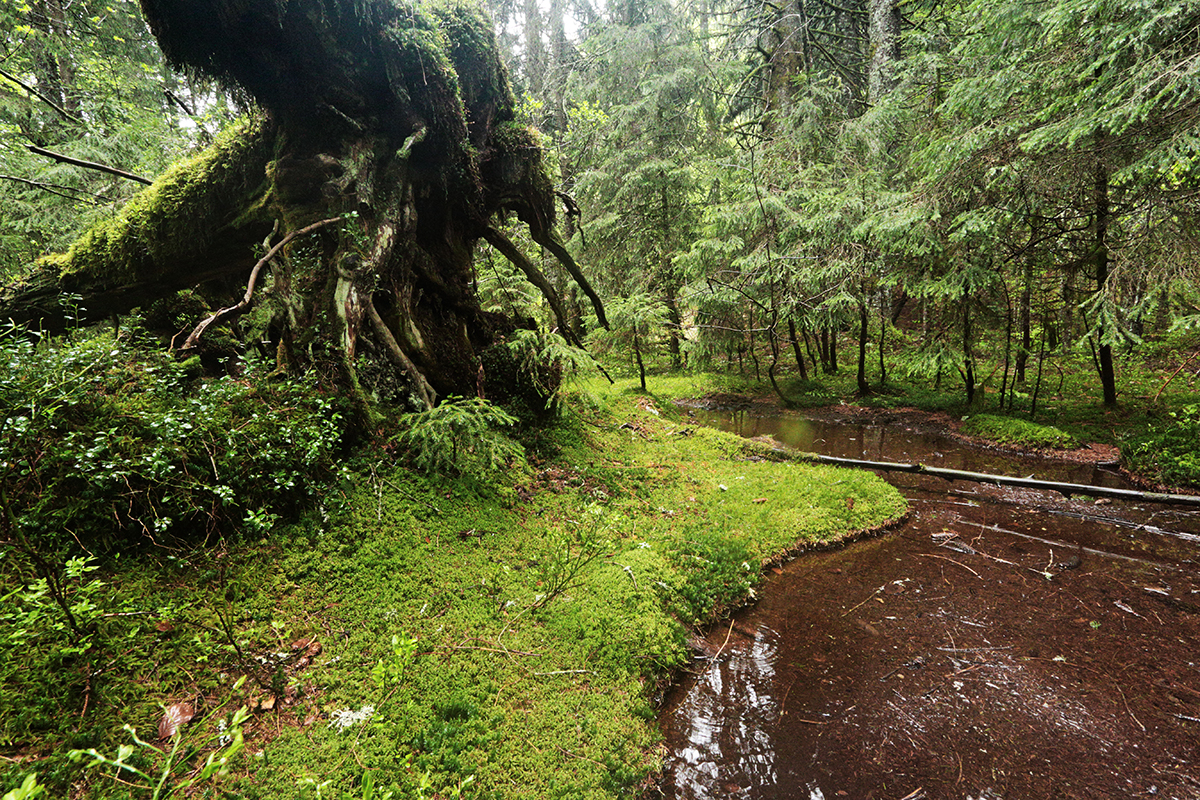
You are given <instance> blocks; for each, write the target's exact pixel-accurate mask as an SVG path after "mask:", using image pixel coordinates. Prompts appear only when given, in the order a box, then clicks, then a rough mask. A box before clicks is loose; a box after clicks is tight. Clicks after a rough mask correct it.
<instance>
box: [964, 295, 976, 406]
mask: <svg viewBox="0 0 1200 800" xmlns="http://www.w3.org/2000/svg"><path fill="white" fill-rule="evenodd" d="M962 304H963V326H962V333H963V339H962V348H963V383H964V384H965V386H966V390H967V405H971V404H973V403H974V402H975V356H974V354H973V353H972V352H971V306H970V303H968V302H967V294H966V293H965V292H964V293H963V297H962Z"/></svg>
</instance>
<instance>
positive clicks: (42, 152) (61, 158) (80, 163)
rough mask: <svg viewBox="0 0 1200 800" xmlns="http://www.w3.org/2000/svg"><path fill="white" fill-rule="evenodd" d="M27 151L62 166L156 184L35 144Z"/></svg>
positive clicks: (28, 147) (113, 168)
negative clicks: (69, 165) (81, 168)
mask: <svg viewBox="0 0 1200 800" xmlns="http://www.w3.org/2000/svg"><path fill="white" fill-rule="evenodd" d="M25 149H26V150H28V151H29V152H31V153H34V154H35V155H39V156H45V157H46V158H52V159H54V160H55V161H57V162H59V163H60V164H71V165H72V166H76V167H83V168H84V169H93V170H96V171H97V172H103V173H106V174H108V175H115V176H117V177H118V178H124V179H125V180H128V181H137V182H138V183H144V184H146V185H147V186H149V185H150V184H152V183H154V181H152V180H150V179H149V178H143V177H142V176H141V175H134V174H133V173H132V172H126V171H125V170H123V169H117V168H116V167H110V166H108V165H107V164H97V163H95V162H94V161H84V160H83V159H81V158H72V157H71V156H65V155H63V154H62V153H56V152H54V151H53V150H47V149H46V148H44V147H38V146H37V145H35V144H27V145H25Z"/></svg>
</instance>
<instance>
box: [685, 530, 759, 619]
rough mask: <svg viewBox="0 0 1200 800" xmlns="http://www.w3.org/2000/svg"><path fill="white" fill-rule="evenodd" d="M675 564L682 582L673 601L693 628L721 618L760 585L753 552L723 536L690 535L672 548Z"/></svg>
mask: <svg viewBox="0 0 1200 800" xmlns="http://www.w3.org/2000/svg"><path fill="white" fill-rule="evenodd" d="M671 560H672V563H673V564H674V565H675V568H676V569H677V570H678V571H679V574H680V576H681V578H682V579H681V581H680V582H679V584H678V585H677V586H676V587H674V588H675V593H676V594H675V595H674V597H672V598H671V599H672V600H673V601H674V602H675V609H676V613H677V614H678V615H679V616H680V618H681V619H683V620H686V621H688V622H691V623H693V624H699V623H700V622H701V621H703V620H709V619H712V618H714V617H716V616H719V615H721V614H722V613H724V612H725V611H726V610H728V609H729V608H730V607H731V606H733V605H736V604H737V603H739V602H741V601H742V600H743V599H744V598H745V597H746V596H747V595H748V594H750V592H751V591H752V590H753V588H754V587H755V586H756V585H757V584H758V580H759V571H758V569H757V568H756V567H755V566H752V564H753V563H754V561H755V559H754V555H753V553H752V552H751V551H750V548H749V547H748V546H747V545H746V543H745V542H744V541H742V540H740V539H736V538H732V537H730V536H728V535H726V534H723V533H717V532H713V531H705V530H697V531H690V532H689V533H688V534H687V536H685V537H684V538H682V539H681V540H679V541H677V542H676V543H675V544H674V546H673V547H672V549H671Z"/></svg>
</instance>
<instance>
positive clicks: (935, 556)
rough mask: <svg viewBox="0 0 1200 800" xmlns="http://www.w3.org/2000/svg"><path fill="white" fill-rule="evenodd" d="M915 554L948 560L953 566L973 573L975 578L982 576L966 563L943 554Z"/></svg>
mask: <svg viewBox="0 0 1200 800" xmlns="http://www.w3.org/2000/svg"><path fill="white" fill-rule="evenodd" d="M917 555H919V556H924V557H925V558H938V559H941V560H942V561H949V562H950V563H951V564H954V565H955V566H958V567H962V568H963V569H965V570H966V571H967V572H969V573H971V574H972V575H974V576H975V577H976V578H982V577H983V576H982V575H980V574H979V573H978V572H976V571H975V570H973V569H971V568H970V567H968V566H967V565H966V564H962V563H959V562H958V561H955V560H954V559H953V558H946V557H945V556H938V555H934V554H933V553H917Z"/></svg>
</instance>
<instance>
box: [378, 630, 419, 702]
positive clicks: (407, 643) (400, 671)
mask: <svg viewBox="0 0 1200 800" xmlns="http://www.w3.org/2000/svg"><path fill="white" fill-rule="evenodd" d="M416 655H417V640H416V639H414V638H412V637H410V636H404V635H401V634H394V635H393V636H392V652H391V654H389V655H388V656H387V657H385V658H381V659H379V661H377V662H376V663H375V666H374V667H372V668H371V680H373V681H374V682H375V685H376V686H379V687H380V688H383V689H388V688H392V687H395V686H399V685H400V682H401V681H403V680H404V673H405V672H407V671H408V668H409V667H410V666H411V665H412V662H413V659H414V658H416Z"/></svg>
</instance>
